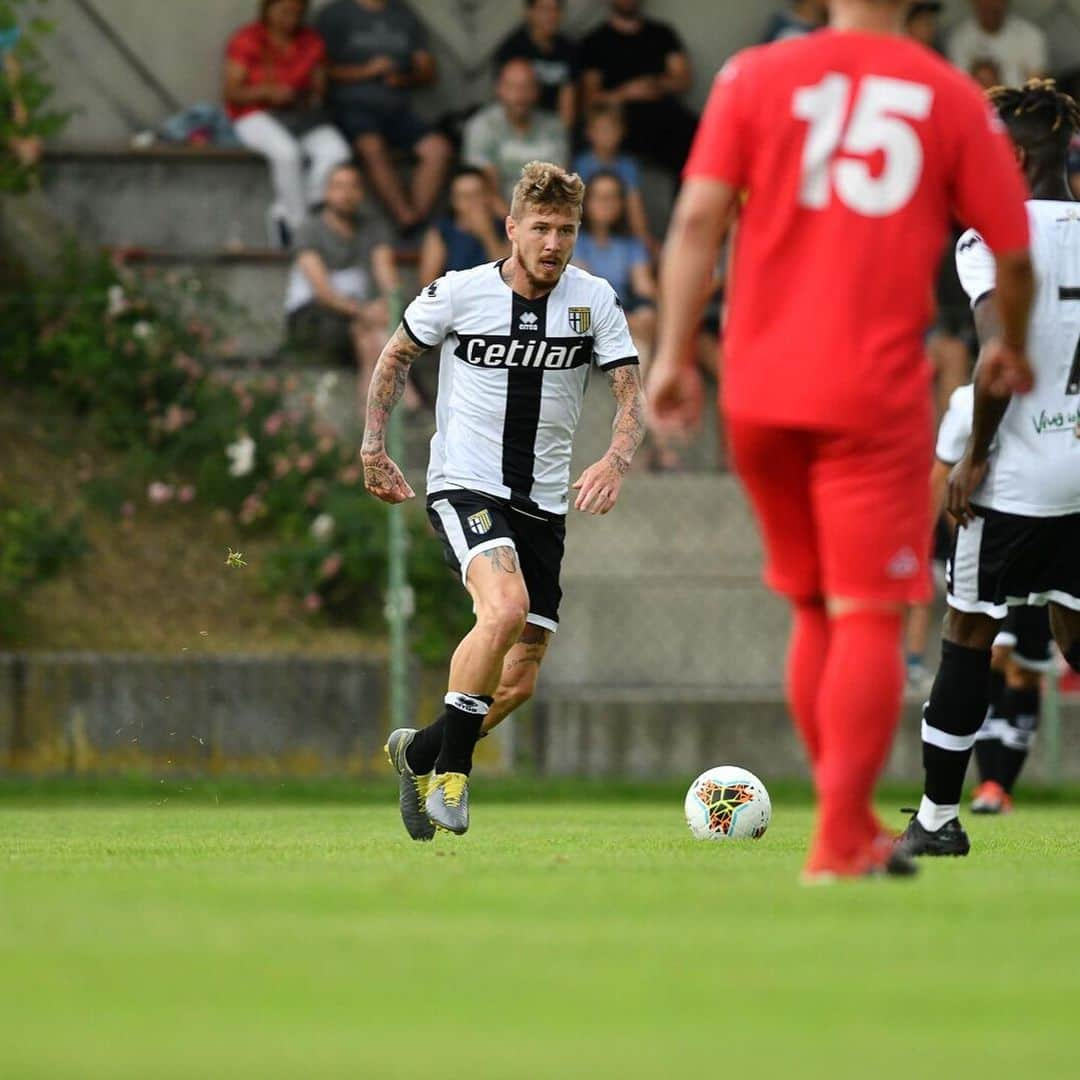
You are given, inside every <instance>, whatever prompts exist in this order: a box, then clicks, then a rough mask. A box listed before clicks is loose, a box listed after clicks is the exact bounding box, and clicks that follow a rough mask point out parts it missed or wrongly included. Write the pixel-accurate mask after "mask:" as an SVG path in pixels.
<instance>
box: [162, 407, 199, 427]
mask: <svg viewBox="0 0 1080 1080" xmlns="http://www.w3.org/2000/svg"><path fill="white" fill-rule="evenodd" d="M189 413H190V410H189V409H184V408H182V407H181V406H179V405H176V404H173V405H170V406H169V407H168V408H167V409H166V410H165V416H164V417H163V418H162V421H161V426H162V427H163V428H164V429H165V430H166V431H167V432H169V433H170V434H173V433H174V432H177V431H179V430H180V429H181V428H182V427H185V426H186V425H187V424H188V423H189V420H190V416H189ZM193 415H194V413H191V416H193Z"/></svg>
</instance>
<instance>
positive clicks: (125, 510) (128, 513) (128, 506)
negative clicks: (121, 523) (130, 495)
mask: <svg viewBox="0 0 1080 1080" xmlns="http://www.w3.org/2000/svg"><path fill="white" fill-rule="evenodd" d="M120 516H121V517H124V518H127V519H128V520H130V519H131V518H133V517H134V516H135V504H134V503H133V502H131V501H130V500H128V501H127V502H126V503H124V505H123V506H121V507H120Z"/></svg>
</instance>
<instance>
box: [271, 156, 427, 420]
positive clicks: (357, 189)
mask: <svg viewBox="0 0 1080 1080" xmlns="http://www.w3.org/2000/svg"><path fill="white" fill-rule="evenodd" d="M295 247H296V259H295V262H294V263H293V266H292V270H291V272H290V274H289V285H288V290H287V292H286V296H285V314H286V322H287V326H288V343H289V347H290V348H291V349H294V350H296V351H297V352H301V353H303V354H305V355H308V356H314V357H316V358H318V359H319V360H321V361H323V362H326V361H331V362H338V363H344V364H346V365H348V366H350V367H351V366H353V365H355V366H356V369H357V372H358V375H359V378H358V380H357V394H358V398H359V403H360V404H361V405H363V403H364V402H366V400H367V388H368V382H369V381H370V379H371V372H372V370H373V369H374V366H375V361H376V360H377V359H378V357H379V352H380V351H381V350H382V347H383V345H384V344H385V342H386V338H387V335H388V333H389V330H388V325H387V324H388V321H389V319H388V315H389V312H388V304H387V296H388V294H389V293H391V292H392V291H393V290H394V289H396V288H397V286H398V277H397V269H396V267H395V264H394V249H393V246H392V234H391V230H390V229H389V227H388V226H387V225H386V224H385V223H384V222H383V221H381V219H379V218H377V217H376V216H375V215H374V214H372V213H370V212H368V211H367V209H366V207H365V205H364V187H363V182H362V180H361V178H360V172H359V170H358V169H357V167H356V166H355V165H351V164H346V165H339V166H338V167H337V168H335V169H334V170H333V172H331V174H330V176H329V178H328V179H327V182H326V189H325V192H324V205H323V209H322V211H321V212H320V213H319V214H317V215H315V216H314V217H311V218H309V219H308V220H307V221H306V222H304V224H303V225H301V227H300V228H299V230H298V231H297V234H296V244H295ZM405 400H406V404H407V405H408V406H410V407H412V408H415V407H416V405H417V404H418V399H417V397H416V395H415V391H413V390H411V388H410V389H408V390H407V391H406V399H405Z"/></svg>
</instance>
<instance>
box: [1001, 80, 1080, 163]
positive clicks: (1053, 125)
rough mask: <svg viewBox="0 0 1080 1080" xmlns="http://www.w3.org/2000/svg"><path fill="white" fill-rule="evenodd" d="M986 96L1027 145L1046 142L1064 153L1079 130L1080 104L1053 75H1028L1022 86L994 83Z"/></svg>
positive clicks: (1047, 146) (1045, 143)
mask: <svg viewBox="0 0 1080 1080" xmlns="http://www.w3.org/2000/svg"><path fill="white" fill-rule="evenodd" d="M986 96H987V98H988V99H989V101H990V104H991V105H993V107H994V108H995V109H996V110H997V112H998V115H999V116H1000V117H1001V119H1002V121H1003V122H1004V123H1005V125H1006V127H1008V129H1009V131H1010V132H1011V133H1012V135H1013V138H1014V139H1015V140H1016V141H1017V142H1018V143H1019V144H1020V145H1021V146H1023V147H1025V148H1027V149H1035V148H1037V147H1040V146H1044V147H1046V148H1047V149H1048V150H1050V149H1052V150H1053V151H1056V152H1057V153H1060V154H1064V152H1065V150H1066V148H1067V147H1068V145H1069V140H1070V139H1072V137H1073V135H1074V134H1075V133H1076V132H1077V131H1080V105H1077V103H1076V102H1075V101H1074V100H1073V98H1071V97H1070V96H1069V95H1068V94H1066V93H1064V92H1063V91H1061V90H1059V89H1058V88H1057V83H1056V82H1054V80H1053V79H1028V81H1027V82H1026V83H1024V85H1023V86H1021V87H1019V88H1017V87H1012V86H995V87H993V88H992V89H990V90H988V91H987V92H986Z"/></svg>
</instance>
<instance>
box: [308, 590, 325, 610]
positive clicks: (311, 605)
mask: <svg viewBox="0 0 1080 1080" xmlns="http://www.w3.org/2000/svg"><path fill="white" fill-rule="evenodd" d="M322 606H323V599H322V597H321V596H320V595H319V594H318V593H317V592H313V593H308V594H307V596H305V597H304V610H305V611H308V612H310V613H311V614H312V615H314V614H315V613H316V612H319V611H322Z"/></svg>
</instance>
